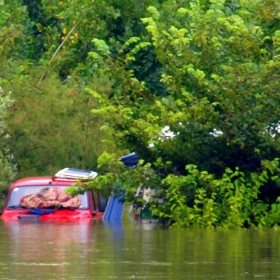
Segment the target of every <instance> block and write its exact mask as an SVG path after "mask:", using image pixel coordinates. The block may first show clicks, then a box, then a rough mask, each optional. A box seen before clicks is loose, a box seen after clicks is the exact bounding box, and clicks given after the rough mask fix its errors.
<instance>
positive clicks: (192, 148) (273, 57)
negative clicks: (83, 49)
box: [89, 0, 280, 212]
mask: <svg viewBox="0 0 280 280" xmlns="http://www.w3.org/2000/svg"><path fill="white" fill-rule="evenodd" d="M267 2H269V5H271V7H274V8H276V10H277V9H278V10H277V11H278V13H274V12H273V15H274V16H273V20H274V22H276V23H277V18H278V14H279V7H277V6H275V5H274V4H273V3H274V2H273V1H267ZM148 11H149V13H150V16H149V17H145V18H142V22H143V24H144V25H145V26H146V30H147V31H148V33H149V34H150V36H149V37H147V36H146V35H145V34H142V35H141V34H140V35H139V36H138V37H131V38H130V39H128V40H127V41H126V42H125V43H124V44H123V46H122V47H121V48H120V49H119V52H118V53H119V54H118V56H117V57H115V56H114V57H113V56H112V52H111V44H110V42H105V41H104V40H101V38H95V39H93V41H92V42H93V44H94V45H95V47H96V49H97V51H96V52H90V53H89V55H90V57H91V59H92V63H94V64H95V65H96V64H97V65H98V66H99V68H98V69H99V73H102V75H104V73H106V74H107V75H108V76H109V77H110V79H111V81H112V89H111V93H110V95H108V94H107V93H106V94H103V93H102V91H98V92H96V91H93V90H90V89H89V91H90V92H91V93H92V95H93V96H94V97H95V98H97V99H98V100H99V102H100V109H99V110H94V113H95V114H101V115H103V116H104V117H105V119H107V126H108V129H112V131H113V132H112V133H114V135H115V136H116V141H115V142H117V143H118V144H119V146H120V147H122V148H127V149H129V150H130V151H136V152H138V153H139V154H140V155H141V157H142V158H143V159H144V161H145V162H146V163H148V165H149V167H151V168H152V169H153V170H155V171H156V175H157V176H156V177H157V178H156V186H157V187H158V188H159V189H160V190H161V191H162V193H161V195H163V196H164V197H166V196H167V193H169V192H171V193H172V189H173V188H174V184H171V183H170V182H169V183H167V181H164V179H165V178H167V176H168V175H170V174H174V173H175V174H177V175H178V174H180V175H181V176H187V174H188V173H189V171H188V169H186V166H187V165H189V164H195V165H196V166H197V167H198V168H199V170H205V171H207V172H210V173H212V174H214V175H215V176H217V178H220V177H222V176H224V175H223V174H224V172H225V171H226V170H227V168H230V170H235V168H240V170H242V172H244V174H245V176H246V178H250V174H251V173H253V172H261V170H262V162H263V161H264V160H273V159H274V157H275V155H277V153H278V152H279V148H280V147H279V133H278V125H279V71H278V70H277V69H278V68H279V62H280V60H279V59H280V57H279V42H280V41H279V38H280V37H279V34H280V33H279V32H280V31H279V30H278V29H277V27H276V25H273V28H271V26H270V27H269V26H268V25H267V22H266V21H265V18H266V16H268V15H267V14H266V13H264V12H263V6H262V5H261V4H260V3H255V2H254V1H246V3H245V2H240V3H237V2H236V1H224V0H213V1H203V2H200V1H192V2H191V3H190V2H189V1H185V2H184V1H183V2H182V3H180V5H176V4H174V2H173V1H165V2H164V3H163V4H162V5H161V6H160V7H158V8H156V7H153V6H150V7H149V8H148ZM269 11H270V10H269ZM269 11H268V13H269ZM269 18H270V20H271V22H272V21H273V20H272V16H271V15H269ZM112 48H114V46H113V47H112ZM143 50H148V52H151V53H155V57H156V60H157V62H158V64H157V65H158V66H159V67H160V71H161V76H160V80H158V84H161V85H163V87H164V89H162V87H158V88H157V89H156V88H151V87H148V86H147V84H146V83H145V79H144V78H143V77H141V76H140V75H137V71H135V65H137V62H138V61H139V58H140V57H141V54H142V53H143ZM124 54H125V55H124ZM133 63H135V64H133ZM139 65H141V64H139ZM139 72H141V67H140V68H139V70H138V73H139ZM141 78H142V79H141ZM166 126H167V127H168V128H169V136H168V134H167V133H163V134H162V133H161V131H162V129H163V128H164V127H166ZM167 132H168V131H167ZM151 144H152V145H153V148H151ZM139 170H141V168H140V169H139ZM142 170H145V168H144V169H142ZM113 177H114V180H117V179H118V180H121V181H125V179H123V178H120V176H113ZM162 179H163V181H162ZM130 180H131V177H130ZM269 181H270V180H268V181H267V183H266V184H264V186H263V188H262V191H263V193H264V190H266V191H268V193H269V190H270V188H271V184H270V183H269ZM158 182H161V183H160V184H159V183H158ZM97 183H98V180H97V181H96V184H97ZM149 184H151V185H153V184H152V183H149ZM143 185H145V182H143ZM154 186H155V184H154ZM277 186H278V184H277V183H276V190H277V189H278V187H277ZM274 187H275V184H274ZM248 188H249V187H248ZM189 189H190V186H189V185H188V183H186V186H185V188H184V190H185V191H182V192H180V195H182V196H183V195H186V194H187V193H188V191H189ZM194 191H195V190H194ZM259 192H261V190H259ZM278 194H279V190H277V191H276V197H277V195H278ZM259 195H260V194H259ZM271 199H272V200H273V202H275V197H274V198H272V197H269V200H270V202H269V203H272V200H271ZM187 201H188V198H187V197H186V200H184V202H185V203H187ZM171 205H172V204H170V207H171ZM193 205H194V199H193V200H192V201H191V202H190V206H191V207H193ZM171 210H172V208H170V209H169V210H166V211H171ZM171 212H172V211H171Z"/></svg>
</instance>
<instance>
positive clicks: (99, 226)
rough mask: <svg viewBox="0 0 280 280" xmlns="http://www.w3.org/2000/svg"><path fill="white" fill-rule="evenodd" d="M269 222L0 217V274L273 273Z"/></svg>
mask: <svg viewBox="0 0 280 280" xmlns="http://www.w3.org/2000/svg"><path fill="white" fill-rule="evenodd" d="M279 242H280V239H279V232H278V231H277V230H272V229H271V230H236V231H227V232H223V231H215V230H211V231H209V230H205V229H165V228H162V227H161V226H160V225H158V224H156V223H150V222H140V221H135V220H127V221H123V222H117V223H114V222H106V223H105V222H102V221H91V220H89V221H87V222H85V221H83V222H75V223H53V222H40V221H36V222H32V221H28V222H25V221H20V222H12V223H6V224H4V223H3V221H0V247H1V250H0V279H23V280H25V279H42V280H45V279H67V280H68V279H84V280H85V279H98V280H102V279H191V280H192V279H194V280H196V279H229V280H235V279H250V280H251V279H256V278H261V279H266V280H270V279H280V270H279V263H280V246H279V245H280V244H279Z"/></svg>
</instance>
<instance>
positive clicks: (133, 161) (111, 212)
mask: <svg viewBox="0 0 280 280" xmlns="http://www.w3.org/2000/svg"><path fill="white" fill-rule="evenodd" d="M120 159H121V161H122V162H123V163H124V164H125V165H126V166H128V167H129V166H135V165H137V163H138V161H139V159H140V157H139V155H138V154H137V153H131V154H128V155H126V156H123V157H121V158H120ZM122 199H123V195H120V196H117V197H116V196H114V195H111V196H110V198H109V201H108V204H107V207H106V210H105V213H104V216H103V220H104V221H120V220H121V219H122V215H123V210H124V203H123V202H122Z"/></svg>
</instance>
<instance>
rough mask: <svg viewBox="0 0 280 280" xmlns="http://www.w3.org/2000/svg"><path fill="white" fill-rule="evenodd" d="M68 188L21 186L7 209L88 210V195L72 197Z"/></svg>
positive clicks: (15, 189)
mask: <svg viewBox="0 0 280 280" xmlns="http://www.w3.org/2000/svg"><path fill="white" fill-rule="evenodd" d="M66 188H67V186H55V187H48V186H20V187H17V188H14V189H13V191H12V193H11V194H10V197H9V201H8V205H7V208H8V209H18V208H53V207H56V208H76V209H88V196H87V193H84V194H81V195H80V194H79V195H77V196H75V197H71V196H70V195H68V194H66V193H65V192H64V191H65V189H66Z"/></svg>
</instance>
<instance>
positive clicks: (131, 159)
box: [120, 153, 140, 166]
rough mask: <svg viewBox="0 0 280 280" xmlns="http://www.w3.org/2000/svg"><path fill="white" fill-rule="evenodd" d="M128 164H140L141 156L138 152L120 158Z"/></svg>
mask: <svg viewBox="0 0 280 280" xmlns="http://www.w3.org/2000/svg"><path fill="white" fill-rule="evenodd" d="M120 159H121V161H122V162H123V163H124V164H125V165H126V166H135V165H137V164H138V161H139V159H140V156H139V155H138V154H137V153H131V154H128V155H126V156H123V157H121V158H120Z"/></svg>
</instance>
